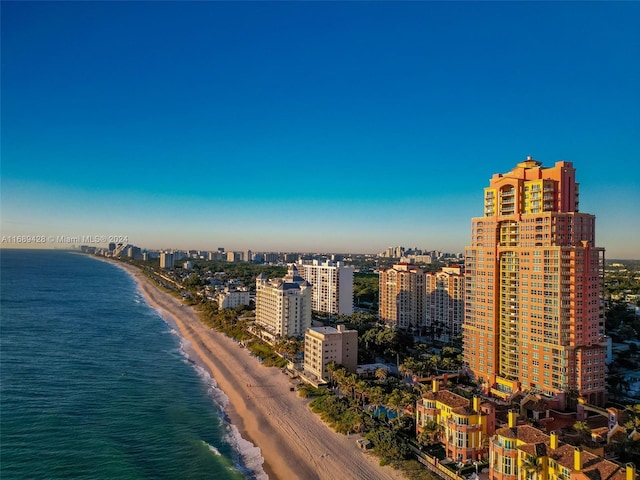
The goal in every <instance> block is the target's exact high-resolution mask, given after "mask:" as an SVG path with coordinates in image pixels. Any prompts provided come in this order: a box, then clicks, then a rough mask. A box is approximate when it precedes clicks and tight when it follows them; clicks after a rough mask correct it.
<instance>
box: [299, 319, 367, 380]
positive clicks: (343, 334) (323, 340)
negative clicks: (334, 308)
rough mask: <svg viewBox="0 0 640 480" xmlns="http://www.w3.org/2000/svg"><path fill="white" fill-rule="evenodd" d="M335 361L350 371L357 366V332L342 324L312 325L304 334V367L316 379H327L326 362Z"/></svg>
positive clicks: (353, 370) (353, 371)
mask: <svg viewBox="0 0 640 480" xmlns="http://www.w3.org/2000/svg"><path fill="white" fill-rule="evenodd" d="M329 362H335V363H336V364H338V365H342V366H343V367H345V368H346V370H347V371H348V372H350V373H355V372H356V368H357V367H358V332H357V331H356V330H346V329H345V327H344V325H338V327H337V328H333V327H312V328H310V329H309V330H307V332H306V333H305V336H304V369H305V371H306V372H309V373H311V374H312V375H313V376H315V377H316V378H318V379H323V380H328V379H329V375H328V373H327V364H328V363H329Z"/></svg>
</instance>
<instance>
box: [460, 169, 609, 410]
mask: <svg viewBox="0 0 640 480" xmlns="http://www.w3.org/2000/svg"><path fill="white" fill-rule="evenodd" d="M575 173H576V171H575V169H574V167H573V164H572V163H571V162H565V161H561V162H557V163H556V164H555V166H553V167H543V166H542V165H541V163H540V162H538V161H536V160H533V159H532V158H531V157H528V158H527V159H526V160H525V161H524V162H521V163H518V164H517V165H516V167H515V168H514V169H513V170H512V171H510V172H508V173H505V174H495V175H494V176H493V178H491V180H490V182H489V186H488V187H487V188H485V189H484V202H483V203H484V216H482V217H476V218H473V219H472V228H471V245H470V246H468V247H467V248H466V252H465V279H466V280H465V323H464V327H463V330H464V333H463V335H464V359H465V362H466V363H467V365H468V366H469V368H470V369H471V371H472V372H473V374H474V375H475V376H476V377H477V378H478V379H480V380H482V382H483V383H484V386H485V389H486V390H487V391H489V392H491V393H492V394H494V395H497V396H500V397H504V398H507V397H508V396H510V395H511V394H512V393H513V392H514V391H516V390H518V389H522V390H528V391H536V392H540V393H543V394H545V395H548V396H550V397H555V399H556V400H557V401H558V403H563V402H566V401H567V399H568V398H569V397H570V394H576V393H577V394H579V395H580V396H583V397H584V398H585V399H586V400H587V401H588V402H589V403H592V404H598V405H602V404H604V401H605V373H606V365H605V354H606V347H605V343H604V338H603V337H604V312H603V303H602V294H603V285H604V281H603V279H604V249H603V248H600V247H597V246H596V236H595V216H594V215H590V214H587V213H582V212H580V211H579V203H578V199H579V196H578V193H579V190H578V183H576V179H575Z"/></svg>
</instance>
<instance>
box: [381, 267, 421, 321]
mask: <svg viewBox="0 0 640 480" xmlns="http://www.w3.org/2000/svg"><path fill="white" fill-rule="evenodd" d="M379 282H380V289H379V295H380V298H379V315H380V320H382V321H384V322H385V323H386V324H388V325H390V326H393V327H397V328H401V329H404V330H415V329H419V328H421V327H424V326H425V325H426V315H427V311H426V304H425V283H424V282H425V275H424V271H423V270H422V269H421V268H419V267H417V266H415V265H412V264H409V263H398V264H396V265H394V266H393V267H391V268H387V269H383V270H380V280H379Z"/></svg>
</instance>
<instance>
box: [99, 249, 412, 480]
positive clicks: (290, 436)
mask: <svg viewBox="0 0 640 480" xmlns="http://www.w3.org/2000/svg"><path fill="white" fill-rule="evenodd" d="M92 258H96V259H97V260H103V261H106V262H108V263H111V264H113V265H115V266H116V267H119V268H122V269H123V270H124V271H126V272H127V273H128V274H129V275H130V276H131V277H132V278H133V280H134V281H135V282H136V284H137V286H138V288H139V290H140V292H141V293H142V295H143V297H144V298H145V301H146V302H147V304H148V305H149V306H151V307H152V308H155V309H157V310H159V311H161V312H162V313H163V316H166V317H168V318H165V321H169V322H171V323H172V324H173V325H175V327H176V330H177V331H178V333H179V335H180V337H181V338H182V339H183V340H184V343H185V346H184V347H185V350H186V351H187V353H189V354H190V355H189V356H190V358H191V359H192V360H193V361H194V362H195V363H196V364H197V365H198V366H200V367H201V368H204V369H205V370H206V371H207V372H208V373H209V374H210V375H211V377H212V378H213V380H214V381H215V384H216V385H217V388H218V389H220V390H221V391H222V392H223V393H224V395H225V396H226V397H227V398H228V399H229V401H228V403H227V405H226V406H225V407H224V413H225V414H226V415H227V417H228V420H229V422H230V424H231V428H232V429H233V427H235V428H236V429H237V431H238V433H239V435H240V437H241V438H242V439H244V440H247V441H249V442H251V443H252V444H253V445H254V446H255V447H257V448H258V449H259V450H260V454H261V456H262V458H263V460H264V463H263V464H262V469H263V470H264V472H265V474H266V475H267V476H268V477H269V479H282V480H289V479H293V478H300V479H305V480H311V479H319V480H323V479H327V480H335V479H336V478H353V479H367V480H368V479H370V480H400V479H403V478H404V476H403V475H402V472H400V471H399V470H394V469H392V468H391V467H381V466H380V465H379V460H378V458H377V457H375V456H373V455H371V454H367V453H365V452H363V451H362V450H360V449H359V448H358V446H357V445H356V442H355V440H356V439H357V438H360V436H359V435H350V436H345V435H342V434H338V433H336V432H334V431H333V430H332V429H331V428H330V427H329V426H327V425H326V424H324V423H323V422H322V420H321V419H320V418H319V417H318V416H317V415H316V414H315V413H313V412H312V411H311V409H310V408H309V407H308V403H309V400H307V399H303V398H301V397H299V396H298V394H297V393H296V392H291V391H290V386H291V384H290V382H289V376H288V375H283V374H282V373H281V371H280V369H277V368H268V367H265V366H263V365H262V364H261V363H260V362H259V361H258V360H257V359H256V358H255V357H253V356H251V355H250V354H249V352H248V351H247V350H246V349H244V348H241V347H240V346H239V345H238V344H237V343H236V342H235V341H234V340H232V339H230V338H228V337H226V336H225V335H224V334H222V333H219V332H217V331H215V330H213V329H210V328H208V327H206V326H205V325H203V324H202V323H201V322H200V319H199V317H198V316H197V314H196V312H195V310H194V309H193V308H192V307H190V306H186V305H182V303H181V302H180V301H179V300H178V299H176V298H175V297H173V296H171V295H169V294H167V293H165V292H163V291H162V290H160V289H159V288H158V287H157V286H156V285H155V284H154V283H153V282H152V281H151V280H150V279H149V278H147V277H146V276H144V275H143V274H142V273H141V272H140V270H139V269H138V268H137V267H135V266H132V265H128V264H125V263H122V262H118V261H114V260H109V259H106V258H104V259H103V258H100V257H92ZM191 354H192V355H191ZM248 468H251V467H248ZM254 472H255V470H254ZM255 473H256V474H259V472H255Z"/></svg>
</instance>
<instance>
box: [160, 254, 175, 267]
mask: <svg viewBox="0 0 640 480" xmlns="http://www.w3.org/2000/svg"><path fill="white" fill-rule="evenodd" d="M160 268H164V269H165V270H171V269H172V268H173V253H169V252H161V253H160Z"/></svg>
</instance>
